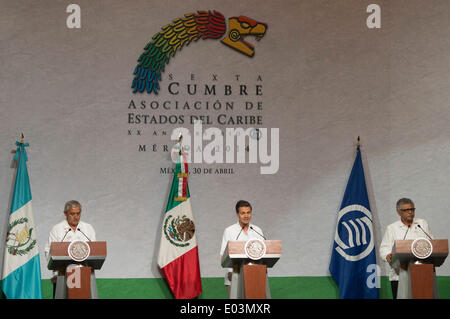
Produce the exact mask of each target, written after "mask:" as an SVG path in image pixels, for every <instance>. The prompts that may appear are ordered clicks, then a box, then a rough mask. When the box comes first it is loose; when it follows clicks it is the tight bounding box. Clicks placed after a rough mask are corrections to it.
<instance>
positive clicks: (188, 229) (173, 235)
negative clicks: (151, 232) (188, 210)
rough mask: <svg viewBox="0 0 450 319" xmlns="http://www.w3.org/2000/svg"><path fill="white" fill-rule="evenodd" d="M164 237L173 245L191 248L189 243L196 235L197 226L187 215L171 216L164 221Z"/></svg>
mask: <svg viewBox="0 0 450 319" xmlns="http://www.w3.org/2000/svg"><path fill="white" fill-rule="evenodd" d="M164 235H165V236H166V239H167V240H168V241H169V242H170V243H171V244H172V245H175V246H177V247H186V246H189V245H190V243H189V241H190V240H191V239H192V238H193V237H194V235H195V224H194V222H193V221H192V220H191V219H189V218H188V217H187V216H186V215H183V216H172V215H169V216H167V217H166V219H165V221H164Z"/></svg>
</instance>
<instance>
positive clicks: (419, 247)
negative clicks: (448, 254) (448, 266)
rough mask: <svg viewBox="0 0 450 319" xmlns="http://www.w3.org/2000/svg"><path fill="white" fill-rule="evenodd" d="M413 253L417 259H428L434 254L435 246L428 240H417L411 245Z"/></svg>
mask: <svg viewBox="0 0 450 319" xmlns="http://www.w3.org/2000/svg"><path fill="white" fill-rule="evenodd" d="M411 252H412V253H413V255H414V256H415V257H416V258H419V259H426V258H428V257H430V255H431V253H432V252H433V245H432V244H431V241H429V240H428V239H426V238H417V239H415V240H414V241H413V242H412V244H411Z"/></svg>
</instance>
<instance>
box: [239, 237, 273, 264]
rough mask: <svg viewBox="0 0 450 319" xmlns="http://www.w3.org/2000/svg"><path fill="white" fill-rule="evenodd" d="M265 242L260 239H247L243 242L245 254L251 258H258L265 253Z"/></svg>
mask: <svg viewBox="0 0 450 319" xmlns="http://www.w3.org/2000/svg"><path fill="white" fill-rule="evenodd" d="M266 250H267V247H266V244H265V243H264V242H263V241H262V240H261V239H249V240H247V242H246V243H245V248H244V251H245V255H247V257H248V258H250V259H253V260H259V259H261V258H263V257H264V255H265V254H266Z"/></svg>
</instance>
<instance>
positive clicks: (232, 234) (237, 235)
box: [220, 222, 264, 286]
mask: <svg viewBox="0 0 450 319" xmlns="http://www.w3.org/2000/svg"><path fill="white" fill-rule="evenodd" d="M250 227H253V229H254V230H253V229H250ZM258 233H259V234H261V235H259V234H258ZM262 236H264V234H263V232H262V230H261V228H259V227H258V226H256V225H252V224H250V226H249V227H248V229H247V231H246V232H245V231H243V230H242V227H241V225H240V224H239V222H237V223H236V224H233V225H231V226H229V227H227V228H226V229H225V231H224V232H223V237H222V246H221V248H220V257H221V258H222V256H223V253H224V252H225V248H227V244H228V241H229V240H243V241H247V240H249V239H254V238H255V239H262V240H264V238H263V237H262ZM225 269H226V273H225V285H227V286H228V285H231V281H230V280H228V274H229V273H230V272H233V268H225Z"/></svg>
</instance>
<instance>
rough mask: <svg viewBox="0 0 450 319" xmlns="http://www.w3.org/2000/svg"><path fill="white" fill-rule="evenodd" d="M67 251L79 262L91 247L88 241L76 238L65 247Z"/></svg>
mask: <svg viewBox="0 0 450 319" xmlns="http://www.w3.org/2000/svg"><path fill="white" fill-rule="evenodd" d="M67 252H68V254H69V257H70V258H72V260H74V261H77V262H81V261H84V260H86V258H88V257H89V255H90V253H91V248H90V247H89V245H88V243H86V242H84V241H81V240H77V241H73V242H71V243H70V245H69V247H68V248H67Z"/></svg>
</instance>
